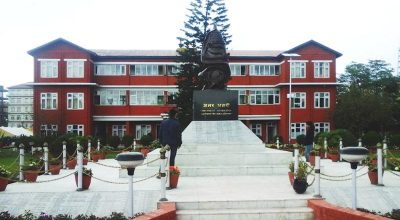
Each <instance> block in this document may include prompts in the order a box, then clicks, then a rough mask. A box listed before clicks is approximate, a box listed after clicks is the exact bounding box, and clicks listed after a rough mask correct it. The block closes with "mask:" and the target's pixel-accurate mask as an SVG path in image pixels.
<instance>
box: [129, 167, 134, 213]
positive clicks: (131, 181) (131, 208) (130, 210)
mask: <svg viewBox="0 0 400 220" xmlns="http://www.w3.org/2000/svg"><path fill="white" fill-rule="evenodd" d="M128 180H129V182H128V187H129V190H128V218H132V217H133V175H128Z"/></svg>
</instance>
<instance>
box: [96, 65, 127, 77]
mask: <svg viewBox="0 0 400 220" xmlns="http://www.w3.org/2000/svg"><path fill="white" fill-rule="evenodd" d="M95 75H96V76H125V75H126V65H125V64H96V65H95Z"/></svg>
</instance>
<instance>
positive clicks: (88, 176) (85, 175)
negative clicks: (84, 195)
mask: <svg viewBox="0 0 400 220" xmlns="http://www.w3.org/2000/svg"><path fill="white" fill-rule="evenodd" d="M92 176H93V172H92V170H91V169H87V168H86V167H83V172H82V189H89V186H90V183H91V181H92ZM75 184H76V186H77V187H78V171H75Z"/></svg>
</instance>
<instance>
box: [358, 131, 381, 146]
mask: <svg viewBox="0 0 400 220" xmlns="http://www.w3.org/2000/svg"><path fill="white" fill-rule="evenodd" d="M381 141H382V137H381V136H380V135H379V134H378V132H376V131H368V132H367V133H365V134H364V135H363V136H362V143H363V145H365V146H367V147H372V146H376V144H377V143H379V142H381Z"/></svg>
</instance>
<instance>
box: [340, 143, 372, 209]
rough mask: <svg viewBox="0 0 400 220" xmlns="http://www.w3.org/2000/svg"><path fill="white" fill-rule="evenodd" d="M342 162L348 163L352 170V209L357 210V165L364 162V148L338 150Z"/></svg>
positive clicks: (365, 149) (365, 150)
mask: <svg viewBox="0 0 400 220" xmlns="http://www.w3.org/2000/svg"><path fill="white" fill-rule="evenodd" d="M340 155H342V158H343V160H346V161H348V162H350V165H351V169H352V170H353V177H352V182H353V199H352V200H353V203H352V205H353V209H356V208H357V175H356V174H357V164H358V163H359V162H360V161H362V160H364V159H365V158H366V157H367V155H368V150H367V148H365V147H345V148H342V149H341V150H340Z"/></svg>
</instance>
